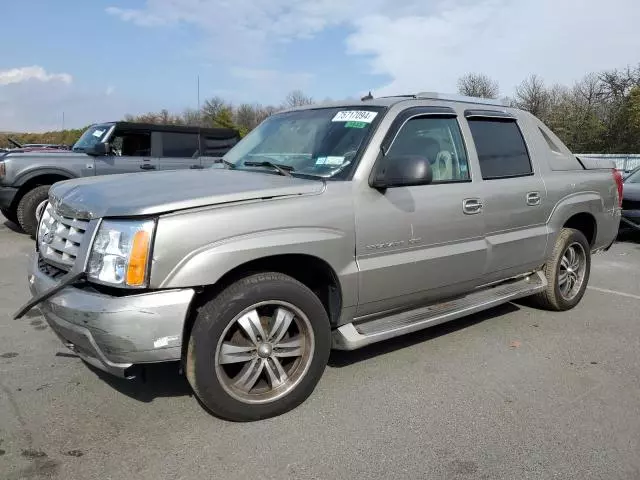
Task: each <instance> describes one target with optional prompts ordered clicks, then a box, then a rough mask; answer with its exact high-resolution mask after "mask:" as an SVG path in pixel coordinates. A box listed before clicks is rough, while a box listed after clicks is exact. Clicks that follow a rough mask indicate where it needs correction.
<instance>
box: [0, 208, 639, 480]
mask: <svg viewBox="0 0 640 480" xmlns="http://www.w3.org/2000/svg"><path fill="white" fill-rule="evenodd" d="M32 247H33V242H32V241H31V240H30V239H29V238H27V237H26V236H25V235H23V234H20V233H17V232H15V231H12V228H11V225H10V224H9V223H7V222H5V221H4V219H2V218H1V217H0V478H2V479H6V480H14V479H32V478H56V479H65V480H67V479H68V480H72V479H82V480H87V479H119V480H120V479H147V478H148V479H154V480H156V479H165V478H168V479H196V478H207V479H216V478H224V479H229V480H231V479H247V478H256V479H258V478H278V479H284V478H295V479H306V478H318V479H332V478H336V479H344V478H367V479H377V478H381V479H388V478H394V479H400V478H444V479H449V478H451V479H454V478H460V479H476V478H477V479H498V478H504V479H528V478H536V479H539V478H562V479H570V478H575V479H580V480H584V479H591V478H603V479H607V480H610V479H618V478H625V479H638V478H640V455H639V452H640V354H639V353H638V352H639V351H640V238H637V239H635V240H634V239H631V238H629V239H626V240H625V241H622V242H619V243H616V244H615V245H614V246H613V248H612V249H611V250H610V251H609V252H607V253H605V254H600V255H598V256H596V257H594V262H593V271H592V278H591V282H590V286H591V288H590V289H589V290H588V292H587V294H586V296H585V298H584V300H583V301H582V303H581V304H580V305H579V306H578V307H577V308H576V309H574V310H573V311H571V312H566V313H561V314H558V313H548V312H542V311H538V310H535V309H531V308H529V307H526V306H523V305H520V304H517V305H513V304H509V305H506V306H503V307H500V308H497V309H494V310H491V311H489V312H485V313H483V314H480V315H475V316H472V317H468V318H465V319H462V320H459V321H456V322H452V323H450V324H447V325H443V326H439V327H435V328H432V329H430V330H427V331H424V332H421V333H419V334H414V335H410V336H408V337H404V338H400V339H396V340H394V341H390V342H386V343H384V344H379V345H376V346H373V347H371V348H367V349H365V350H361V351H357V352H351V353H344V352H337V353H334V354H332V357H331V361H330V366H329V367H328V368H327V370H326V372H325V375H324V377H323V379H322V380H321V382H320V384H319V385H318V387H317V389H316V391H315V392H314V394H313V395H312V396H311V398H309V400H308V401H307V402H306V403H304V404H303V405H302V406H301V407H299V408H298V409H296V410H294V411H293V412H290V413H288V414H286V415H283V416H281V417H279V418H275V419H270V420H267V421H262V422H257V423H249V424H235V423H229V422H225V421H222V420H219V419H217V418H214V417H212V416H210V415H208V414H207V413H206V412H205V411H204V410H203V409H202V408H201V407H200V405H199V404H198V402H197V401H196V400H195V398H194V397H193V395H192V393H191V391H190V389H189V386H188V385H187V383H186V381H185V380H184V379H183V378H182V377H180V376H179V375H178V374H177V369H176V367H175V366H172V365H170V366H156V367H154V368H152V369H150V370H149V372H148V377H147V380H146V383H142V382H140V381H134V382H128V381H124V380H118V379H115V378H110V377H108V376H106V375H104V374H102V373H100V372H98V371H96V370H92V369H90V368H88V367H87V366H86V365H85V364H83V362H81V361H80V360H79V359H78V358H76V357H75V356H74V355H73V354H72V353H71V352H69V351H67V350H66V349H65V348H64V347H63V346H62V345H61V344H60V342H59V341H58V340H57V338H56V337H55V336H54V335H53V333H52V332H51V331H50V330H49V328H48V327H47V326H46V323H45V322H44V321H43V319H42V318H41V317H40V316H39V314H38V313H37V312H32V313H31V314H30V316H28V317H25V318H23V319H21V320H18V321H14V320H12V319H11V314H12V313H13V312H14V311H15V310H16V309H17V308H18V307H19V306H20V305H21V304H22V303H23V302H24V301H26V300H27V299H28V290H27V285H26V275H25V268H26V260H27V254H28V252H29V251H30V249H31V248H32Z"/></svg>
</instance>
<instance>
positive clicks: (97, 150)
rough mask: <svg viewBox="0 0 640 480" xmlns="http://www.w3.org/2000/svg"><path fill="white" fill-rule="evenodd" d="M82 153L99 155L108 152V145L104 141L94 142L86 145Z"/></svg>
mask: <svg viewBox="0 0 640 480" xmlns="http://www.w3.org/2000/svg"><path fill="white" fill-rule="evenodd" d="M84 153H86V154H87V155H91V156H93V157H101V156H103V155H107V154H108V153H109V145H107V144H106V143H96V144H95V145H92V146H90V147H87V148H86V149H85V151H84Z"/></svg>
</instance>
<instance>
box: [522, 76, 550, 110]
mask: <svg viewBox="0 0 640 480" xmlns="http://www.w3.org/2000/svg"><path fill="white" fill-rule="evenodd" d="M515 101H516V105H517V106H518V108H521V109H523V110H527V111H528V112H530V113H532V114H533V115H535V116H536V117H542V116H543V115H544V114H545V113H546V112H547V111H548V107H549V92H548V91H547V89H546V87H545V85H544V81H543V80H542V78H540V77H539V76H538V75H536V74H533V75H531V76H529V77H528V78H526V79H525V80H523V81H522V83H521V84H520V85H518V86H517V87H516V99H515Z"/></svg>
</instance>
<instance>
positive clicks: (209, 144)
mask: <svg viewBox="0 0 640 480" xmlns="http://www.w3.org/2000/svg"><path fill="white" fill-rule="evenodd" d="M236 143H238V139H237V138H235V137H234V138H214V137H207V136H206V135H205V136H203V137H202V150H203V155H204V156H210V157H221V156H223V155H224V154H225V153H227V152H228V151H229V150H231V147H233V146H234V145H235V144H236Z"/></svg>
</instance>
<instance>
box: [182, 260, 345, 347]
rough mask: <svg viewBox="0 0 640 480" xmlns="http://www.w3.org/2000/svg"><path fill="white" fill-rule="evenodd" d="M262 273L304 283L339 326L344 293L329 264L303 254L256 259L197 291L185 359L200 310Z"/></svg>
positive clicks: (187, 324)
mask: <svg viewBox="0 0 640 480" xmlns="http://www.w3.org/2000/svg"><path fill="white" fill-rule="evenodd" d="M260 272H277V273H282V274H284V275H288V276H290V277H292V278H294V279H296V280H297V281H299V282H300V283H302V284H304V285H305V286H306V287H307V288H309V289H310V290H311V291H312V292H314V293H315V294H316V295H317V296H318V298H319V299H320V301H321V303H322V304H323V306H324V307H325V310H326V312H327V315H328V317H329V321H330V323H331V325H332V326H333V325H336V324H337V323H338V320H339V318H340V313H341V311H342V304H343V291H342V286H341V283H340V279H339V276H338V274H337V273H336V271H335V270H334V269H333V268H332V267H331V265H329V263H328V262H326V261H325V260H323V259H321V258H320V257H317V256H314V255H310V254H300V253H291V254H279V255H271V256H265V257H261V258H256V259H253V260H249V261H247V262H245V263H242V264H240V265H238V266H236V267H234V268H232V269H231V270H229V271H228V272H226V273H225V274H224V275H222V276H221V277H220V279H219V280H218V281H216V282H215V283H214V284H211V285H205V286H202V287H200V288H198V289H197V291H196V295H195V297H194V299H193V301H192V303H191V308H190V312H189V315H188V316H187V319H186V321H185V324H184V327H183V333H182V339H183V341H182V358H183V359H184V358H185V355H186V349H187V345H188V342H189V340H188V339H189V337H190V334H191V330H192V328H193V324H194V322H195V319H196V316H197V314H198V311H199V309H200V307H201V306H202V305H203V304H204V303H205V302H207V301H208V300H210V299H211V298H213V297H214V296H215V295H217V294H218V293H220V292H221V291H223V290H224V289H225V288H226V287H228V286H229V285H231V284H232V283H234V282H236V281H237V280H239V279H241V278H244V277H246V276H249V275H252V274H255V273H260Z"/></svg>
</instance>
